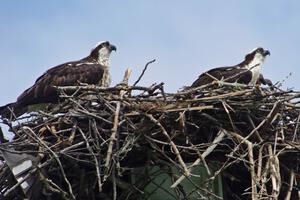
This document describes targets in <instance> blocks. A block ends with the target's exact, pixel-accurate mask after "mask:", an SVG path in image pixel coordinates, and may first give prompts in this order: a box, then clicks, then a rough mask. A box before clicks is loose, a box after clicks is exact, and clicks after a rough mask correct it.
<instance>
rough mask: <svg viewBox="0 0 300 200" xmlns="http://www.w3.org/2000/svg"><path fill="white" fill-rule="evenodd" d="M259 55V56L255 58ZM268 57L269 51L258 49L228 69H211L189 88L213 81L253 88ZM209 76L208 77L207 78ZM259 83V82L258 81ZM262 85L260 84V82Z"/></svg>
mask: <svg viewBox="0 0 300 200" xmlns="http://www.w3.org/2000/svg"><path fill="white" fill-rule="evenodd" d="M258 54H260V55H259V56H257V55H258ZM267 55H270V53H269V51H267V50H264V49H263V48H261V47H259V48H256V49H254V50H252V51H251V52H250V53H249V54H247V55H246V56H245V60H244V61H243V62H241V63H239V64H237V65H234V66H230V67H219V68H213V69H211V70H209V71H207V72H205V73H203V74H201V75H200V76H199V78H198V79H197V80H196V81H194V83H193V84H192V85H191V87H199V86H204V85H207V84H210V83H212V82H213V81H215V80H219V81H225V82H230V83H235V82H237V83H242V84H247V85H250V86H254V85H255V84H257V83H258V80H259V79H260V77H262V76H261V74H260V71H261V67H262V64H263V62H264V57H265V56H267ZM208 74H209V76H208ZM260 82H261V81H260ZM261 83H262V82H261ZM212 86H213V85H212Z"/></svg>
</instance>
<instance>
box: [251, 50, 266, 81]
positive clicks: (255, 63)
mask: <svg viewBox="0 0 300 200" xmlns="http://www.w3.org/2000/svg"><path fill="white" fill-rule="evenodd" d="M264 60H265V57H264V56H263V55H261V54H256V55H255V56H254V58H253V60H252V61H251V62H250V63H249V64H248V65H247V69H248V70H250V71H251V72H252V77H251V81H250V82H249V84H248V85H251V86H254V85H255V84H256V83H257V80H258V78H259V75H260V73H261V66H262V64H263V63H264Z"/></svg>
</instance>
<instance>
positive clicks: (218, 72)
mask: <svg viewBox="0 0 300 200" xmlns="http://www.w3.org/2000/svg"><path fill="white" fill-rule="evenodd" d="M251 77H252V74H251V72H250V71H249V70H247V69H244V68H239V67H236V66H234V67H219V68H214V69H211V70H209V71H207V72H205V73H203V74H201V75H200V76H199V77H198V79H197V80H196V81H194V83H193V84H192V85H191V87H199V86H202V85H206V84H209V83H211V82H213V81H214V80H224V81H225V82H229V83H234V82H237V83H242V84H248V83H249V82H250V81H251Z"/></svg>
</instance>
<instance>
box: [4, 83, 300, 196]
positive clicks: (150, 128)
mask: <svg viewBox="0 0 300 200" xmlns="http://www.w3.org/2000/svg"><path fill="white" fill-rule="evenodd" d="M209 88H211V87H201V88H194V89H190V90H185V91H180V92H178V93H174V94H168V93H165V92H164V90H163V84H158V85H153V86H151V87H139V86H128V85H126V84H121V85H118V86H116V87H112V88H101V87H96V86H78V87H75V86H73V87H64V88H58V89H59V91H60V93H61V103H59V104H57V105H55V106H53V105H52V107H51V108H49V107H48V108H47V110H46V111H38V112H31V113H29V115H28V116H25V117H23V118H22V119H19V123H13V124H12V122H11V121H10V120H4V121H3V123H6V124H7V125H8V126H10V130H11V131H12V132H14V134H15V138H14V139H13V140H12V141H10V142H7V143H3V144H1V149H2V151H8V152H11V153H17V154H20V153H26V154H30V155H32V156H34V157H35V158H38V162H37V163H36V164H35V165H34V167H32V168H31V169H30V171H28V172H27V173H28V174H30V175H34V176H35V177H36V178H38V179H39V181H40V184H39V186H40V187H39V188H40V189H39V190H38V189H36V192H35V193H36V194H35V195H36V196H38V197H35V198H39V199H46V198H47V199H74V198H76V199H138V198H140V199H141V198H142V199H147V194H146V193H145V192H144V191H143V189H144V187H145V186H146V185H147V184H148V183H149V182H151V180H152V179H151V178H153V176H150V175H149V174H147V173H145V174H142V177H143V180H140V181H135V182H134V181H132V173H133V169H134V168H135V169H136V168H138V169H139V168H140V167H143V168H146V167H151V166H158V167H159V168H160V169H163V170H165V171H168V170H169V171H168V174H169V176H170V178H171V180H172V183H171V184H170V185H169V186H168V188H170V187H171V188H174V190H173V191H175V192H174V193H173V194H172V195H173V197H174V199H184V198H185V199H201V198H202V199H203V198H207V199H212V198H215V199H222V197H220V196H217V194H214V193H213V192H210V190H209V189H208V188H209V185H210V184H211V182H213V181H214V179H216V177H217V176H219V175H222V177H223V183H224V184H223V190H224V196H225V197H224V198H227V199H247V198H249V199H250V198H251V199H264V198H265V199H269V198H274V199H278V198H285V197H288V198H295V195H297V193H298V192H297V190H298V188H299V186H298V185H297V184H296V180H297V178H298V174H299V167H298V166H299V161H298V160H299V159H298V154H299V152H300V151H299V147H300V145H299V144H300V142H299V129H298V125H299V118H300V115H299V114H300V110H299V106H298V98H299V96H300V93H297V92H293V91H282V90H279V89H273V90H271V89H270V88H260V87H246V86H239V87H235V86H231V85H230V84H227V85H226V84H225V85H223V86H219V87H215V88H214V89H209ZM2 160H3V164H2V166H1V171H0V197H1V199H2V198H3V199H5V198H6V199H22V198H23V197H24V194H23V192H22V189H21V187H20V184H21V183H22V181H21V182H20V181H19V182H17V181H16V180H15V178H14V176H13V174H12V173H11V170H10V168H9V167H8V166H7V165H6V164H5V163H6V162H5V161H4V159H3V158H2ZM197 165H201V166H204V170H205V171H206V172H207V174H208V178H206V179H205V180H203V182H202V183H200V184H199V183H197V184H196V183H194V184H195V185H194V188H195V190H194V192H190V193H185V192H184V191H183V189H182V187H181V183H182V181H187V180H191V179H192V177H193V176H197V174H195V173H194V171H193V170H194V168H195V166H197ZM211 166H213V168H214V170H212V168H211ZM171 169H172V170H173V171H174V169H176V170H177V173H171V171H172V170H171ZM191 182H192V181H191ZM33 187H35V186H33ZM32 198H33V197H32Z"/></svg>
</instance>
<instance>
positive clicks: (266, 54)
mask: <svg viewBox="0 0 300 200" xmlns="http://www.w3.org/2000/svg"><path fill="white" fill-rule="evenodd" d="M263 55H264V56H268V55H271V53H270V51H269V50H264V54H263Z"/></svg>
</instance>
